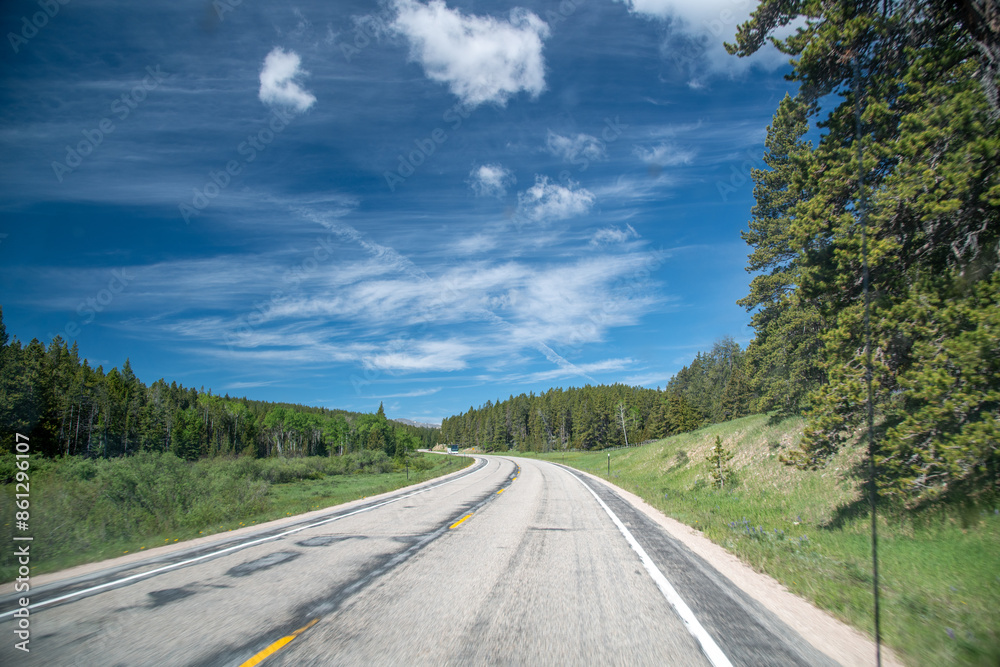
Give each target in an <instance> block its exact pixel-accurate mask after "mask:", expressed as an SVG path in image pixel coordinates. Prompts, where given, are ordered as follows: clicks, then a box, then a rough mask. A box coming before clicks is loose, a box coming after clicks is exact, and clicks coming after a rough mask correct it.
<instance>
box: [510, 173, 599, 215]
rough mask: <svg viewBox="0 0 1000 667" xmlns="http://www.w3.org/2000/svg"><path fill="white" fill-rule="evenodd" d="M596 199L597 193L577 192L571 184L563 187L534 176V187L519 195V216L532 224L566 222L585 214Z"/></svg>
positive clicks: (578, 190) (574, 185)
mask: <svg viewBox="0 0 1000 667" xmlns="http://www.w3.org/2000/svg"><path fill="white" fill-rule="evenodd" d="M596 199H597V198H596V197H595V196H594V193H592V192H591V191H590V190H588V189H586V188H577V187H576V184H575V183H573V182H572V181H571V182H569V183H568V185H567V186H563V185H559V184H558V183H552V182H550V181H549V179H548V177H547V176H535V184H534V185H533V186H531V187H530V188H528V189H527V190H525V191H524V192H519V193H518V195H517V204H518V215H519V216H521V217H523V218H524V219H526V220H529V221H532V222H547V221H549V220H563V219H565V218H571V217H573V216H576V215H582V214H584V213H586V212H587V211H589V210H590V207H591V206H593V205H594V201H596Z"/></svg>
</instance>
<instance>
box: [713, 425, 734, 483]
mask: <svg viewBox="0 0 1000 667" xmlns="http://www.w3.org/2000/svg"><path fill="white" fill-rule="evenodd" d="M732 459H733V453H732V452H730V451H729V450H728V449H726V448H725V447H723V446H722V437H721V436H718V435H717V436H715V446H714V447H712V451H711V453H710V454H709V455H708V465H709V468H710V470H711V474H712V482H713V483H714V484H715V486H716V487H718V488H720V489H722V488H725V486H726V483H727V482H728V483H729V484H732V475H733V473H732V469H731V467H730V466H729V462H730V461H731V460H732Z"/></svg>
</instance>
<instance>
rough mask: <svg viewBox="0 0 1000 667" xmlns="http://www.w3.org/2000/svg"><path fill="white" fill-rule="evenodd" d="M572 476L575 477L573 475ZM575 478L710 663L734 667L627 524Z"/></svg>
mask: <svg viewBox="0 0 1000 667" xmlns="http://www.w3.org/2000/svg"><path fill="white" fill-rule="evenodd" d="M570 474H571V475H573V473H570ZM573 477H575V478H576V479H577V481H579V482H580V484H583V486H584V488H585V489H587V490H588V491H590V495H592V496H594V499H595V500H596V501H597V502H598V504H600V506H601V507H602V508H604V511H605V512H607V513H608V516H609V517H611V520H612V521H613V522H614V524H615V525H616V526H618V530H620V531H621V533H622V535H624V536H625V539H626V540H627V541H628V543H629V546H631V547H632V550H633V551H635V552H636V553H637V554H639V559H640V560H641V561H642V565H643V567H645V568H646V571H647V572H649V576H651V577H652V578H653V581H655V582H656V585H657V586H658V587H659V589H660V592H662V593H663V596H664V597H665V598H667V601H668V602H669V603H670V605H671V606H672V607H673V608H674V609H675V610H676V611H677V614H678V615H679V616H680V617H681V620H682V621H684V625H685V626H686V627H687V629H688V632H690V633H691V635H692V636H693V637H694V638H695V639H697V640H698V643H699V644H701V648H702V650H703V651H705V655H706V656H707V657H708V659H709V661H710V662H711V663H712V664H713V665H714V666H715V667H732V665H733V663H731V662H729V658H727V657H726V654H725V653H723V652H722V649H721V648H719V645H718V644H716V643H715V640H714V639H712V635H710V634H708V631H707V630H705V628H704V627H703V626H702V625H701V623H699V622H698V619H697V618H696V617H695V615H694V612H693V611H691V608H690V607H689V606H687V603H686V602H684V599H683V598H682V597H681V596H680V595H679V594H678V593H677V591H676V590H674V587H673V586H672V585H671V584H670V582H669V581H667V578H666V577H665V576H664V575H663V572H661V571H660V568H658V567H657V566H656V563H654V562H653V560H652V559H651V558H650V557H649V554H647V553H646V550H645V549H643V548H642V545H640V544H639V542H638V541H636V539H635V537H633V536H632V533H630V532H629V530H628V528H626V527H625V524H623V523H622V522H621V519H619V518H618V517H617V516H616V515H615V513H614V512H612V511H611V508H610V507H608V506H607V505H606V504H605V502H604V501H603V500H601V498H600V496H598V495H597V493H595V492H594V490H593V489H592V488H590V485H589V484H587V483H586V482H585V481H583V480H582V479H580V478H579V477H578V476H577V475H573Z"/></svg>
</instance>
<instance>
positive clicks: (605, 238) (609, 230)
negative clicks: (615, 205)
mask: <svg viewBox="0 0 1000 667" xmlns="http://www.w3.org/2000/svg"><path fill="white" fill-rule="evenodd" d="M637 238H639V232H637V231H635V229H633V227H632V225H625V229H622V228H621V227H604V228H602V229H598V230H597V231H596V232H595V233H594V235H593V236H592V237H591V238H590V245H592V246H599V245H605V244H608V243H624V242H625V241H628V240H629V239H637Z"/></svg>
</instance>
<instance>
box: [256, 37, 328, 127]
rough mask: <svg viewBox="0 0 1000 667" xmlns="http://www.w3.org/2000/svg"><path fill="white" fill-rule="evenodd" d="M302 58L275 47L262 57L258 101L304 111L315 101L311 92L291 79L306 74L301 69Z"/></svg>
mask: <svg viewBox="0 0 1000 667" xmlns="http://www.w3.org/2000/svg"><path fill="white" fill-rule="evenodd" d="M301 65H302V59H301V58H299V55H298V54H297V53H295V52H294V51H288V52H287V53H286V52H285V50H284V49H282V48H281V47H275V48H274V49H273V50H272V51H271V52H270V53H269V54H267V57H266V58H264V67H263V69H261V70H260V101H261V102H263V103H264V104H277V105H281V106H286V107H292V108H293V109H295V110H296V111H305V110H306V109H308V108H309V107H311V106H312V105H313V104H315V102H316V98H315V96H313V94H312V93H310V92H308V91H306V90H303V89H302V88H301V87H300V86H299V84H297V83H295V81H293V79H295V78H297V77H299V76H305V75H306V74H308V72H306V71H305V70H303V69H301Z"/></svg>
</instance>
